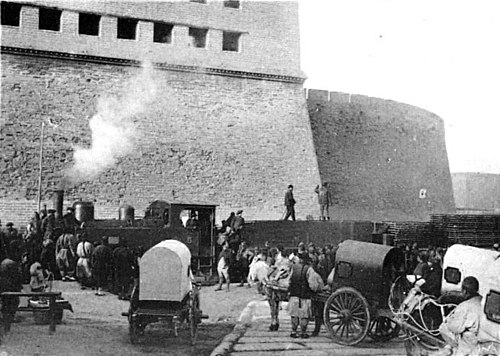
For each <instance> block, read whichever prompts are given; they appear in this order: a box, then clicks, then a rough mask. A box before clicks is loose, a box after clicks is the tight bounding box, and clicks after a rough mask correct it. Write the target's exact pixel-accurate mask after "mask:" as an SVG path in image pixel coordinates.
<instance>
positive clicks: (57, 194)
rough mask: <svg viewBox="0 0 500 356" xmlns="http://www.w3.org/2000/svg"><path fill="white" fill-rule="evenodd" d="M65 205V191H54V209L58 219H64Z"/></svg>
mask: <svg viewBox="0 0 500 356" xmlns="http://www.w3.org/2000/svg"><path fill="white" fill-rule="evenodd" d="M63 205H64V190H62V189H54V191H53V192H52V207H53V209H54V210H55V211H56V219H62V217H63Z"/></svg>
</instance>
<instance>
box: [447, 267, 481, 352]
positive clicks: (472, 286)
mask: <svg viewBox="0 0 500 356" xmlns="http://www.w3.org/2000/svg"><path fill="white" fill-rule="evenodd" d="M478 291H479V282H478V280H477V279H476V278H475V277H471V276H469V277H465V279H464V280H463V282H462V295H463V296H464V297H465V301H463V302H462V303H460V304H459V305H458V306H457V307H456V308H455V310H453V311H452V312H451V313H450V314H449V315H448V316H447V317H446V319H445V320H444V322H443V323H442V324H441V326H440V327H439V332H440V333H441V336H442V337H443V339H444V341H445V342H446V343H447V345H446V347H445V349H444V350H443V352H442V353H440V355H443V356H444V355H446V356H448V355H453V356H465V355H477V352H478V350H477V348H478V337H477V335H478V331H479V318H480V315H481V296H480V295H479V294H478Z"/></svg>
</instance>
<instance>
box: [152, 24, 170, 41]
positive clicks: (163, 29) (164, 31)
mask: <svg viewBox="0 0 500 356" xmlns="http://www.w3.org/2000/svg"><path fill="white" fill-rule="evenodd" d="M173 28H174V25H170V24H168V23H162V22H155V23H154V27H153V42H157V43H172V29H173Z"/></svg>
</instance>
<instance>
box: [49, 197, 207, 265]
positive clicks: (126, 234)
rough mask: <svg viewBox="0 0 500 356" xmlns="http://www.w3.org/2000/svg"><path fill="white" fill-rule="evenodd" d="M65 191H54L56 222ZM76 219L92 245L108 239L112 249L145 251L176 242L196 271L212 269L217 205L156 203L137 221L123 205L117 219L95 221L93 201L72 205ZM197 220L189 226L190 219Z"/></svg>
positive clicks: (131, 210)
mask: <svg viewBox="0 0 500 356" xmlns="http://www.w3.org/2000/svg"><path fill="white" fill-rule="evenodd" d="M63 200H64V191H63V190H55V191H54V192H53V206H54V209H55V210H56V219H57V218H61V217H62V211H63ZM73 208H74V212H75V218H76V219H77V220H78V221H79V222H81V223H85V224H84V226H85V227H84V229H85V233H86V236H87V238H88V239H89V241H90V242H95V241H100V240H101V239H102V238H103V237H106V238H107V241H108V244H109V245H110V246H111V247H117V246H119V245H123V244H127V246H129V247H131V248H138V249H141V250H143V251H145V250H147V249H149V248H150V247H152V246H154V245H156V244H157V243H158V242H160V241H162V240H165V239H176V240H179V241H181V242H183V243H184V244H185V245H186V246H188V248H189V250H190V251H191V255H192V256H193V263H194V264H193V268H194V269H195V270H204V269H212V267H213V260H214V256H215V253H216V251H215V247H216V246H215V236H216V227H215V208H216V206H215V205H197V204H170V203H168V202H166V201H162V200H156V201H154V202H152V203H151V204H150V205H149V206H148V207H147V209H146V212H145V216H144V217H143V218H141V219H136V218H135V209H134V208H133V207H132V206H130V205H122V206H120V207H119V209H118V219H104V220H96V219H95V218H94V204H93V203H92V202H85V201H77V202H75V203H74V204H73ZM190 219H193V220H195V221H196V223H195V224H189V220H190Z"/></svg>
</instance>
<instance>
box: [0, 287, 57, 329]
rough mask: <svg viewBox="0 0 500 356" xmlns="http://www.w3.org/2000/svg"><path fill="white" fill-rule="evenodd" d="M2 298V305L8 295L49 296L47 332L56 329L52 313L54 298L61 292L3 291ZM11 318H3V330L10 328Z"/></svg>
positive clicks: (54, 309)
mask: <svg viewBox="0 0 500 356" xmlns="http://www.w3.org/2000/svg"><path fill="white" fill-rule="evenodd" d="M0 297H1V298H2V305H3V304H4V301H5V300H6V299H7V298H9V297H46V298H49V319H50V324H49V332H50V333H54V332H55V331H56V320H55V318H54V314H55V312H56V298H58V297H61V292H3V293H0ZM10 324H11V320H10V318H4V329H5V331H6V332H7V331H9V330H10Z"/></svg>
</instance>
